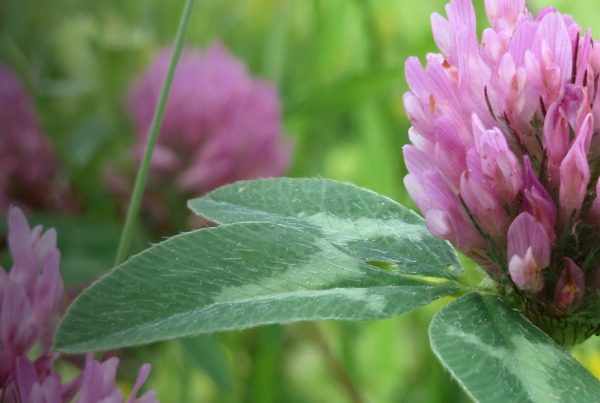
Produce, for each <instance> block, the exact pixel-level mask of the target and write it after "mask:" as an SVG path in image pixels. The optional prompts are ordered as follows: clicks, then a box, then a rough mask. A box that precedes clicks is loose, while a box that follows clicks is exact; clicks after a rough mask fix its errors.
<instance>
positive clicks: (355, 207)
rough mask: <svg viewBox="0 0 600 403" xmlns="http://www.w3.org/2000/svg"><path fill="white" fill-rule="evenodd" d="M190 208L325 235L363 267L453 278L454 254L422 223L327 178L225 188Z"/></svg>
mask: <svg viewBox="0 0 600 403" xmlns="http://www.w3.org/2000/svg"><path fill="white" fill-rule="evenodd" d="M188 205H189V207H190V208H191V209H192V211H194V212H195V213H196V214H199V215H202V216H204V217H206V218H208V219H210V220H212V221H214V222H216V223H219V224H232V223H237V222H243V221H263V222H277V223H284V222H287V223H289V224H290V225H295V226H303V227H309V228H313V229H315V230H318V231H321V232H322V233H323V234H324V236H325V238H326V239H327V240H329V241H330V242H332V243H333V244H335V245H337V246H340V247H343V248H345V249H346V250H347V251H348V252H349V253H350V254H352V255H354V256H357V257H358V258H360V259H361V260H363V261H365V262H385V263H388V264H391V265H392V268H393V269H395V270H397V271H400V272H403V273H411V274H419V275H427V276H432V277H445V278H453V277H456V276H457V275H459V274H461V270H460V266H459V263H458V261H457V258H456V253H455V252H454V250H453V249H452V247H450V245H449V244H448V243H447V242H444V241H440V240H439V239H436V238H434V237H433V236H432V235H431V234H430V233H429V231H427V228H426V227H425V225H424V222H423V219H422V218H421V217H419V216H418V215H417V214H415V213H414V212H412V211H410V210H408V209H406V208H405V207H403V206H402V205H400V204H398V203H396V202H395V201H393V200H391V199H389V198H387V197H384V196H381V195H378V194H377V193H374V192H371V191H369V190H366V189H362V188H359V187H357V186H354V185H350V184H346V183H341V182H336V181H332V180H328V179H290V178H278V179H263V180H256V181H242V182H237V183H234V184H232V185H228V186H224V187H222V188H220V189H217V190H215V191H213V192H211V193H209V194H208V195H206V196H204V197H201V198H198V199H194V200H190V201H189V202H188Z"/></svg>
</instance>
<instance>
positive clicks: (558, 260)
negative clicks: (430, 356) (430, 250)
mask: <svg viewBox="0 0 600 403" xmlns="http://www.w3.org/2000/svg"><path fill="white" fill-rule="evenodd" d="M485 8H486V12H487V15H488V19H489V21H490V23H491V26H490V27H488V28H486V29H484V30H483V33H482V35H481V38H479V37H478V35H477V28H476V18H475V11H474V9H473V5H472V3H471V1H470V0H451V1H450V3H449V4H448V5H447V6H446V14H447V17H443V16H441V15H439V14H434V15H432V18H431V21H432V27H433V35H434V38H435V41H436V43H437V45H438V47H439V49H440V53H432V54H428V55H427V60H426V66H425V67H423V66H422V65H421V63H420V62H419V60H418V59H417V58H415V57H411V58H409V59H408V60H407V62H406V77H407V80H408V84H409V87H410V91H409V92H407V93H406V94H405V95H404V105H405V110H406V113H407V115H408V117H409V119H410V121H411V123H412V127H411V129H410V133H409V135H410V139H411V142H412V144H411V145H407V146H405V147H404V157H405V161H406V164H407V167H408V171H409V174H408V176H407V177H406V178H405V184H406V187H407V189H408V192H409V193H410V195H411V196H412V198H413V199H414V200H415V202H416V203H417V205H418V207H419V209H420V210H421V211H422V212H423V214H424V215H425V219H426V222H427V225H428V227H429V229H430V230H431V232H432V233H433V234H434V235H436V236H438V237H440V238H443V239H446V240H448V241H450V242H451V243H453V244H454V245H455V246H456V247H457V248H458V249H460V250H461V251H462V252H464V253H465V254H466V255H468V256H470V257H471V258H473V259H474V260H475V261H476V262H478V263H479V264H480V265H481V266H482V267H483V268H484V269H485V270H486V271H487V272H488V274H489V275H490V276H491V277H492V278H493V279H494V280H496V281H497V282H498V283H499V284H500V285H501V286H502V287H503V288H504V290H507V291H508V292H509V293H511V294H514V295H516V296H517V297H518V299H519V300H520V301H521V303H522V305H521V306H522V307H523V309H524V311H525V312H526V314H527V315H528V316H529V317H530V318H531V319H532V320H534V322H536V323H537V324H539V325H540V326H541V327H543V328H545V329H546V330H547V331H548V332H549V333H550V334H551V335H552V336H554V337H555V338H556V339H557V340H559V341H561V342H564V343H569V342H577V341H580V340H581V339H585V338H586V337H589V335H591V334H593V333H594V332H596V331H598V330H599V329H600V322H599V321H597V320H594V319H595V318H596V317H597V316H598V315H596V312H597V309H598V305H599V304H598V286H599V285H600V283H599V280H600V270H599V269H600V231H599V230H600V194H599V196H598V197H597V196H596V195H597V191H598V190H600V181H599V180H598V178H599V175H600V140H599V138H600V137H599V136H598V135H597V134H598V131H599V129H600V91H598V89H599V81H600V43H598V42H596V41H594V40H593V39H592V36H591V32H590V30H589V29H587V30H586V29H582V28H581V27H580V26H579V25H578V24H577V23H576V22H575V21H574V20H573V18H571V17H570V16H568V15H563V14H561V13H559V12H558V11H556V10H555V9H553V8H546V9H544V10H542V11H541V12H540V13H539V14H538V15H532V14H531V13H530V12H529V11H528V10H527V9H526V7H525V0H486V1H485ZM561 321H569V323H570V325H573V324H575V325H573V326H575V327H576V329H575V330H574V332H573V334H572V335H571V336H569V340H566V339H565V338H566V337H567V336H565V335H564V334H562V333H561V332H559V331H555V329H556V328H557V327H559V325H557V323H559V322H561ZM580 323H585V325H582V326H580V327H579V328H577V326H578V324H580ZM561 338H562V339H561Z"/></svg>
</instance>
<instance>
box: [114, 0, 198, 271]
mask: <svg viewBox="0 0 600 403" xmlns="http://www.w3.org/2000/svg"><path fill="white" fill-rule="evenodd" d="M195 2H196V1H195V0H186V2H185V6H184V8H183V12H182V14H181V19H180V20H179V27H178V28H177V36H176V37H175V47H174V49H173V53H172V55H171V61H170V63H169V70H168V71H167V76H166V78H165V82H164V83H163V87H162V90H161V93H160V98H159V99H158V105H157V106H156V110H155V111H154V117H153V118H152V124H151V125H150V132H149V133H148V139H147V143H146V149H145V150H144V157H143V159H142V163H141V164H140V168H139V170H138V173H137V177H136V179H135V185H134V187H133V193H132V194H131V199H130V201H129V207H128V209H127V217H126V218H125V225H124V227H123V232H122V234H121V241H120V242H119V249H118V251H117V257H116V260H115V265H119V264H121V263H123V262H124V261H125V260H126V259H127V256H128V254H129V249H130V247H131V239H132V238H133V229H134V227H135V221H136V219H137V216H138V214H139V212H140V206H141V204H142V196H143V195H144V189H145V187H146V183H147V182H148V174H149V171H150V162H151V161H152V153H153V152H154V147H155V145H156V141H157V140H158V134H159V133H160V127H161V125H162V120H163V116H164V114H165V106H166V104H167V100H168V98H169V90H170V89H171V83H172V82H173V76H174V75H175V69H176V67H177V62H178V61H179V55H180V54H181V49H182V47H183V39H184V37H185V31H186V29H187V26H188V23H189V20H190V15H191V14H192V9H193V8H194V3H195Z"/></svg>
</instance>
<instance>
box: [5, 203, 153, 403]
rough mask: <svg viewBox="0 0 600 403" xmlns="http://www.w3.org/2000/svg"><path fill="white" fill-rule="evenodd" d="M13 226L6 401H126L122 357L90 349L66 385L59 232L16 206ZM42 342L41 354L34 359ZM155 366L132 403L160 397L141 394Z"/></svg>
mask: <svg viewBox="0 0 600 403" xmlns="http://www.w3.org/2000/svg"><path fill="white" fill-rule="evenodd" d="M8 227H9V232H8V245H9V249H10V253H11V255H12V258H13V266H12V269H11V270H10V271H9V272H6V271H5V270H4V269H3V268H2V267H0V402H8V403H12V402H15V403H16V402H45V403H56V402H62V401H71V399H72V398H74V397H76V398H77V400H76V402H77V403H95V402H99V401H106V402H109V401H110V402H123V397H122V395H121V392H120V391H119V389H117V387H116V380H115V374H116V368H117V365H118V360H117V359H116V358H111V359H109V360H107V361H105V362H104V363H100V362H98V361H95V360H94V359H93V357H92V355H91V354H88V357H87V360H86V364H85V368H84V369H83V372H82V373H81V374H80V375H79V376H77V377H76V378H75V379H73V380H72V381H71V382H69V383H66V384H63V383H62V381H61V377H60V374H58V373H55V372H53V368H52V367H53V364H54V362H55V361H56V360H57V359H58V358H59V355H58V354H55V353H53V352H51V351H50V345H51V340H52V338H53V331H54V330H53V324H54V322H53V319H55V318H56V317H57V316H58V314H59V310H60V304H61V302H62V298H63V289H64V288H63V280H62V277H61V275H60V271H59V264H60V252H59V250H58V248H57V247H56V231H55V230H54V229H49V230H48V231H46V232H44V231H43V228H42V227H41V226H37V227H35V228H33V230H32V229H31V228H30V226H29V223H28V222H27V218H26V217H25V215H24V214H23V212H22V211H21V210H20V209H18V208H16V207H11V208H10V209H9V213H8ZM36 345H37V346H39V348H40V354H39V356H38V357H37V358H36V359H35V360H34V359H33V358H32V355H33V353H32V351H33V350H32V348H33V347H34V346H36ZM149 371H150V366H149V365H147V364H145V365H142V367H141V368H140V371H139V374H138V378H137V380H136V383H135V386H134V388H133V390H132V392H131V395H130V397H129V399H128V400H127V403H153V402H156V401H157V400H156V393H155V392H154V391H149V392H146V393H145V394H144V395H142V396H141V397H140V398H137V397H136V395H137V393H138V391H139V389H140V387H141V385H142V384H143V383H144V381H145V380H146V378H147V377H148V373H149Z"/></svg>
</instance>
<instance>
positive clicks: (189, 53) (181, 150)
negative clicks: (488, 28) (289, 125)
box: [129, 44, 291, 195]
mask: <svg viewBox="0 0 600 403" xmlns="http://www.w3.org/2000/svg"><path fill="white" fill-rule="evenodd" d="M170 57H171V50H170V49H166V50H164V51H162V52H161V53H160V54H159V55H158V56H157V58H156V59H155V60H154V62H153V64H152V65H151V66H150V68H149V69H148V70H147V71H146V72H145V73H144V75H143V76H142V77H141V78H140V79H139V80H138V81H137V82H136V83H135V84H134V85H133V87H132V89H131V91H130V93H129V103H130V106H131V111H132V116H133V120H134V123H135V128H136V131H137V136H138V146H137V152H138V155H141V152H142V150H143V147H144V145H145V139H146V136H147V133H148V130H149V128H150V124H151V121H152V116H153V114H154V108H155V107H156V104H157V102H158V98H159V94H160V91H161V87H162V84H163V81H164V78H165V76H166V72H167V69H168V65H169V60H170ZM290 151H291V147H290V145H289V144H288V143H287V142H286V141H285V140H284V139H283V128H282V122H281V106H280V103H279V99H278V96H277V89H276V87H275V86H274V85H272V84H269V83H266V82H263V81H259V80H254V79H252V77H250V75H249V74H248V72H247V71H246V68H245V66H244V64H243V63H241V62H240V61H238V60H236V59H235V58H234V57H233V56H231V55H230V54H229V52H228V51H227V49H226V48H225V47H223V46H222V45H220V44H214V45H212V46H211V47H210V48H209V49H208V50H207V51H206V52H205V53H201V52H199V51H197V50H195V49H191V48H188V49H186V50H184V51H183V53H182V55H181V58H180V60H179V63H178V65H177V71H176V73H175V76H174V79H173V83H172V87H171V92H170V94H169V100H168V103H167V106H166V110H165V116H164V121H163V125H162V129H161V134H160V137H159V139H158V144H157V147H156V149H155V151H154V158H153V161H152V162H153V169H154V173H155V176H157V175H158V176H162V177H164V178H166V179H168V180H172V181H174V183H175V184H176V186H177V187H178V188H179V190H181V191H183V192H187V193H192V194H194V195H199V194H203V193H206V192H208V191H210V190H212V189H214V188H216V187H219V186H222V185H224V184H227V183H230V182H234V181H236V180H240V179H249V178H258V177H271V176H278V175H281V174H282V173H283V172H284V171H285V169H286V168H287V165H288V162H289V157H290Z"/></svg>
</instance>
